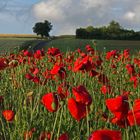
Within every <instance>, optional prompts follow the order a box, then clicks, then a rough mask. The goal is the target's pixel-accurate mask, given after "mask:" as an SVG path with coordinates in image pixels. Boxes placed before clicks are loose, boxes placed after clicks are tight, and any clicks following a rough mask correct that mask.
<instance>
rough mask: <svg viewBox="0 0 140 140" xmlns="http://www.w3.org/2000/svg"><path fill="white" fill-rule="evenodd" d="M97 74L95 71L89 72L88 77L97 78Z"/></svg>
mask: <svg viewBox="0 0 140 140" xmlns="http://www.w3.org/2000/svg"><path fill="white" fill-rule="evenodd" d="M98 74H99V73H98V72H96V71H95V70H91V71H90V72H89V75H90V76H91V77H95V76H97V75H98Z"/></svg>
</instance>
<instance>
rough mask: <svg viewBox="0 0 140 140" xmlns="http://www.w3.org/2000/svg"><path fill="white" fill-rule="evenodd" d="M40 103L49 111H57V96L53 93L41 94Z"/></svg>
mask: <svg viewBox="0 0 140 140" xmlns="http://www.w3.org/2000/svg"><path fill="white" fill-rule="evenodd" d="M41 103H42V104H43V105H44V106H45V108H46V109H47V110H48V111H50V112H55V111H57V109H58V107H59V105H58V98H57V96H56V94H55V93H47V94H45V95H43V97H42V99H41Z"/></svg>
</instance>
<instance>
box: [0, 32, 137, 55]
mask: <svg viewBox="0 0 140 140" xmlns="http://www.w3.org/2000/svg"><path fill="white" fill-rule="evenodd" d="M92 41H93V40H90V39H75V38H74V36H58V37H55V39H52V40H49V41H48V40H47V39H43V40H42V39H40V38H37V37H36V36H34V35H0V52H3V51H4V52H9V51H13V50H14V48H21V49H28V47H29V46H31V47H32V48H34V47H36V46H37V45H38V44H41V45H40V48H44V49H45V50H47V49H48V48H49V47H52V46H54V47H57V48H59V49H60V50H61V51H63V52H66V51H75V50H76V49H77V48H80V49H81V50H85V49H84V47H85V45H86V44H90V45H92V44H93V42H92ZM41 42H46V43H41ZM96 46H97V50H99V51H103V52H107V51H109V50H113V49H117V50H124V49H128V48H129V49H130V52H131V53H135V52H137V51H139V50H140V41H123V40H97V45H96Z"/></svg>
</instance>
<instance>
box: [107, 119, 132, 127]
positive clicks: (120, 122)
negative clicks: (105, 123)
mask: <svg viewBox="0 0 140 140" xmlns="http://www.w3.org/2000/svg"><path fill="white" fill-rule="evenodd" d="M110 121H111V123H113V124H116V125H118V126H119V127H121V128H126V127H127V126H129V121H128V119H127V118H123V119H118V118H116V117H114V118H112V119H111V120H110Z"/></svg>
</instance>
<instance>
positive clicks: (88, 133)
mask: <svg viewBox="0 0 140 140" xmlns="http://www.w3.org/2000/svg"><path fill="white" fill-rule="evenodd" d="M86 113H87V117H86V119H87V135H88V136H89V135H90V132H89V117H88V108H87V106H86Z"/></svg>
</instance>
